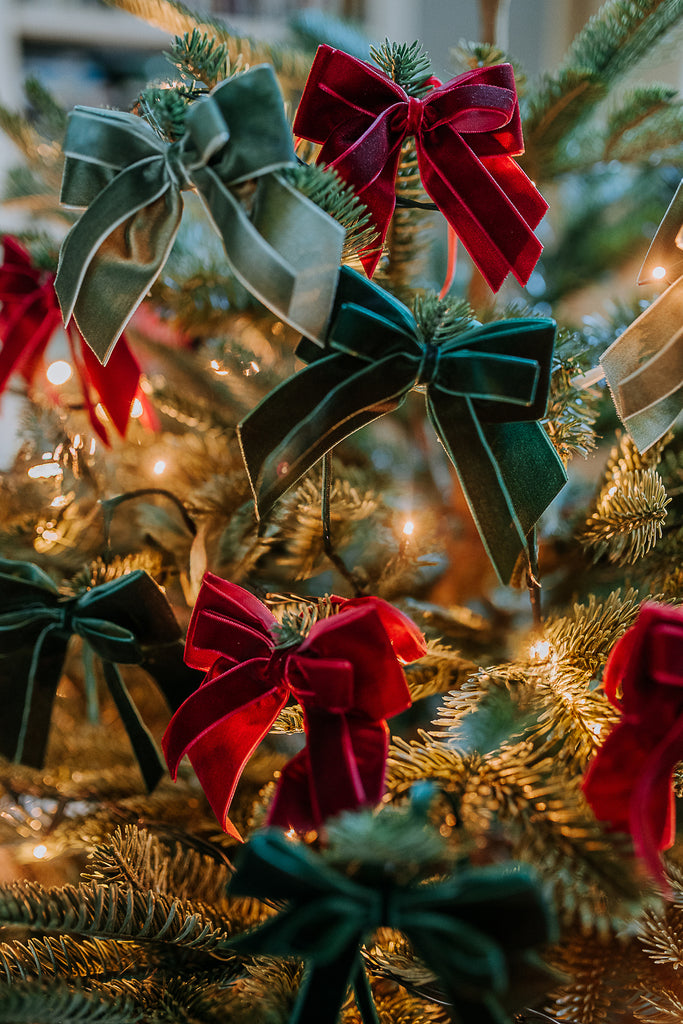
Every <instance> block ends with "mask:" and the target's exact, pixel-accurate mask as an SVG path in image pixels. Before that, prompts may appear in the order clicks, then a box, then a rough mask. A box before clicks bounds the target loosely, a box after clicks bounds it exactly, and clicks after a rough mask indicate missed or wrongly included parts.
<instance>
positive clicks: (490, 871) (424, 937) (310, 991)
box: [229, 830, 554, 1024]
mask: <svg viewBox="0 0 683 1024" xmlns="http://www.w3.org/2000/svg"><path fill="white" fill-rule="evenodd" d="M359 859H361V860H362V850H360V851H359ZM235 865H236V873H235V875H234V876H233V878H232V879H231V881H230V884H229V892H230V894H231V895H235V896H252V897H257V898H258V899H260V900H268V901H272V900H277V901H282V900H286V901H287V905H286V907H285V909H284V910H281V911H280V913H278V914H277V916H275V917H272V918H270V919H269V920H268V921H266V922H265V923H264V924H262V925H260V926H259V927H258V928H256V929H255V930H254V931H252V932H249V933H246V934H244V935H240V936H236V937H235V938H234V939H232V940H230V942H229V945H230V948H231V949H234V950H235V952H237V953H239V954H243V953H250V954H256V955H259V956H260V955H268V956H273V955H274V956H289V957H299V958H302V959H304V960H306V961H307V970H306V973H305V975H304V979H303V982H302V984H301V987H300V989H299V994H298V998H297V1001H296V1004H295V1006H294V1010H293V1014H292V1016H291V1018H290V1024H318V1022H319V1021H326V1022H329V1024H333V1022H334V1021H336V1020H337V1018H338V1016H339V1013H340V1010H341V1007H342V1004H343V1002H344V1000H345V997H346V993H347V989H348V987H349V986H350V985H353V987H354V990H355V994H356V1000H357V1003H358V1008H359V1010H360V1013H361V1017H362V1020H363V1021H364V1024H376V1022H377V1020H378V1017H377V1013H376V1009H375V1006H374V1001H373V998H372V993H371V991H370V986H369V982H368V979H367V975H366V973H365V970H364V967H363V962H362V959H361V953H360V947H361V945H362V943H363V942H364V941H365V940H366V939H367V938H369V936H370V935H371V934H372V932H374V931H375V930H376V929H377V928H380V927H388V928H393V929H396V930H398V931H400V932H403V934H405V935H406V936H407V937H408V939H409V940H410V942H411V943H412V944H413V945H414V947H415V951H416V953H417V954H418V956H420V957H421V959H422V960H423V961H424V963H425V964H426V965H427V966H428V967H429V968H430V969H431V970H432V971H434V973H435V974H436V975H437V978H438V981H439V983H440V985H441V986H442V988H443V990H444V993H445V997H446V998H447V999H448V1001H449V1003H450V1006H451V1008H452V1013H453V1016H454V1018H455V1019H456V1020H457V1021H459V1024H502V1022H504V1021H508V1020H509V1016H508V1014H507V1013H506V1007H505V1003H506V993H507V992H508V989H509V987H510V983H511V981H513V980H514V979H515V975H516V974H517V973H518V971H519V969H520V967H521V966H522V965H523V963H524V961H525V960H526V959H527V957H529V956H530V954H531V951H532V949H533V947H535V946H539V945H541V944H543V943H546V942H548V941H550V940H551V939H552V937H553V933H554V923H553V921H552V918H551V915H550V910H549V908H548V906H547V904H546V901H545V900H544V898H543V895H542V891H541V886H540V883H539V881H538V880H537V878H536V876H535V874H534V873H533V871H532V870H531V869H530V868H528V867H527V866H526V865H524V866H523V865H519V864H515V865H514V866H511V867H488V868H479V869H470V870H464V871H462V872H461V873H459V874H455V875H452V876H450V877H448V878H446V879H445V880H443V881H439V882H434V883H431V884H428V885H413V886H400V885H398V884H396V883H395V882H393V881H391V880H387V881H386V882H385V884H384V886H383V887H371V886H368V885H363V884H360V883H359V882H357V881H354V880H352V879H350V878H347V877H346V876H344V875H342V874H340V873H338V872H337V871H334V870H332V868H330V867H329V866H328V865H327V864H326V863H325V862H324V860H323V859H322V857H321V856H320V855H319V854H316V853H313V851H312V850H310V849H308V848H307V847H306V846H304V845H302V844H300V843H293V842H291V841H290V840H288V839H287V838H286V837H285V836H284V835H282V833H280V832H277V831H275V830H264V831H263V832H258V833H256V834H255V835H254V836H253V837H252V838H251V839H250V840H249V842H248V843H247V844H246V845H245V846H244V847H242V848H241V849H239V850H238V851H237V854H236V858H235Z"/></svg>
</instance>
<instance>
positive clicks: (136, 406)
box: [130, 398, 144, 420]
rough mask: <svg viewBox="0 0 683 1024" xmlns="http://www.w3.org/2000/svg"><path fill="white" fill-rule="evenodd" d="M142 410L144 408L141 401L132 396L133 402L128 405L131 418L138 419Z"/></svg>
mask: <svg viewBox="0 0 683 1024" xmlns="http://www.w3.org/2000/svg"><path fill="white" fill-rule="evenodd" d="M143 412H144V409H143V408H142V402H141V401H140V399H139V398H134V399H133V404H132V405H131V407H130V418H131V419H132V420H139V419H140V417H141V416H142V414H143Z"/></svg>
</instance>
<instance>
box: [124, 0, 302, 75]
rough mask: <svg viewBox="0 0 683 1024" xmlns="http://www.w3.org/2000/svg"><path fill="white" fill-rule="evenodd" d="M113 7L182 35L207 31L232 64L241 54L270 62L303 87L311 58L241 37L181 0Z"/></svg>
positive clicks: (250, 60) (129, 0)
mask: <svg viewBox="0 0 683 1024" xmlns="http://www.w3.org/2000/svg"><path fill="white" fill-rule="evenodd" d="M105 2H106V3H107V4H109V6H110V7H116V8H118V9H119V10H123V11H128V13H129V14H134V15H135V16H136V17H138V18H142V19H143V20H145V21H147V22H149V24H150V25H155V26H156V27H157V28H161V29H163V30H164V31H166V32H169V33H173V34H174V35H178V36H182V35H183V34H184V33H186V32H188V33H191V32H192V31H193V30H194V29H196V30H197V31H198V32H201V33H206V34H208V35H209V36H211V37H212V38H213V39H215V41H216V45H217V46H218V45H225V46H226V47H227V53H228V57H229V59H230V61H231V62H232V63H234V62H236V61H237V60H238V59H239V58H240V56H241V57H242V59H243V60H244V62H245V63H246V64H249V65H254V64H260V63H262V62H267V63H271V64H272V65H273V67H274V68H275V70H276V71H277V72H278V74H279V75H280V77H281V78H282V79H285V80H287V82H288V84H289V85H291V87H293V88H296V87H298V88H302V87H303V84H304V82H305V80H306V76H307V75H308V72H309V69H310V65H311V57H310V56H308V55H306V54H303V53H301V52H300V51H298V50H295V49H290V48H287V47H281V46H275V45H272V46H271V45H269V44H268V43H265V42H262V41H260V40H258V41H257V40H255V39H252V38H251V37H250V36H240V35H238V34H236V33H234V32H231V31H230V28H229V26H228V25H227V24H226V23H225V22H224V21H222V20H221V19H220V18H212V17H207V16H206V15H203V14H201V13H199V12H198V11H194V10H192V9H191V8H190V7H187V6H186V5H185V4H183V3H180V0H105Z"/></svg>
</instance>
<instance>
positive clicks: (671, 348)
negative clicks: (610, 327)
mask: <svg viewBox="0 0 683 1024" xmlns="http://www.w3.org/2000/svg"><path fill="white" fill-rule="evenodd" d="M600 363H601V365H602V369H603V370H604V372H605V377H606V378H607V383H608V384H609V387H610V391H611V392H612V398H613V400H614V404H615V406H616V410H617V413H618V414H619V418H620V419H621V421H622V423H623V424H624V426H625V427H626V429H627V430H628V432H629V434H630V435H631V437H632V438H633V441H634V443H635V446H636V448H637V449H638V451H640V452H645V451H647V449H648V448H651V447H652V445H653V444H656V443H657V441H659V440H661V438H662V437H664V435H665V434H666V433H667V431H669V430H670V429H671V427H672V426H673V425H674V423H675V422H676V419H677V417H678V415H679V413H680V412H681V410H682V409H683V277H679V278H678V280H677V281H675V282H674V284H672V285H671V286H670V287H669V288H667V289H666V291H665V292H662V294H661V295H660V296H659V297H658V298H657V299H655V301H654V302H653V303H652V305H650V306H648V308H647V309H646V310H645V312H644V313H641V315H640V316H639V317H638V318H637V319H636V320H634V321H633V323H632V324H630V325H629V326H628V327H627V328H626V330H625V331H624V332H623V334H621V335H620V336H619V337H618V338H617V340H616V341H615V342H613V343H612V344H611V345H610V347H609V348H608V349H607V350H606V351H605V352H603V354H602V355H601V356H600Z"/></svg>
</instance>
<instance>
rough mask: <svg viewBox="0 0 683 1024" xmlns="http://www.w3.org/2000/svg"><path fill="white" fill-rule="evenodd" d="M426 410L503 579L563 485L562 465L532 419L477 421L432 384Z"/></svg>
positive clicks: (468, 407) (470, 409)
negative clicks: (496, 421)
mask: <svg viewBox="0 0 683 1024" xmlns="http://www.w3.org/2000/svg"><path fill="white" fill-rule="evenodd" d="M427 411H428V414H429V418H430V419H431V421H432V423H433V425H434V429H435V430H436V432H437V434H438V436H439V439H440V440H441V442H442V444H443V445H444V448H445V449H446V453H447V455H448V457H449V458H450V460H451V462H452V463H453V465H454V466H455V469H456V472H457V474H458V477H459V479H460V483H461V484H462V488H463V492H464V494H465V498H466V499H467V504H468V505H469V508H470V511H471V513H472V516H473V518H474V521H475V523H476V524H477V529H478V530H479V534H480V536H481V539H482V541H483V543H484V547H485V548H486V551H487V553H488V555H489V558H490V559H491V561H492V563H493V565H494V568H495V570H496V572H497V574H498V577H499V579H500V580H501V582H503V583H505V582H506V581H507V580H509V578H510V576H511V574H512V570H513V569H514V565H515V562H516V560H517V556H518V555H519V552H520V551H521V550H522V548H523V547H524V546H525V544H526V536H527V534H528V532H529V531H530V530H531V528H532V527H533V526H534V525H535V524H536V522H537V521H538V519H539V518H540V517H541V515H542V514H543V512H544V511H545V510H546V508H547V507H548V505H549V504H550V502H551V501H552V500H553V498H554V497H555V495H557V494H558V493H559V492H560V490H561V489H562V487H563V486H564V484H565V481H566V474H565V471H564V466H563V465H562V462H561V460H560V458H559V456H558V455H557V453H556V451H555V449H554V447H553V445H552V442H551V441H550V438H549V437H548V436H547V434H546V433H545V431H544V430H543V428H542V427H541V426H540V425H539V424H538V423H536V422H532V423H526V422H522V423H481V422H480V420H479V418H478V416H477V414H476V411H475V408H474V406H473V403H472V402H471V400H470V399H469V398H466V397H465V398H464V399H462V400H461V401H459V402H456V401H455V400H454V399H453V396H450V395H445V394H444V395H442V394H440V393H439V392H438V390H437V389H435V388H431V389H430V394H429V395H428V398H427Z"/></svg>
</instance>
